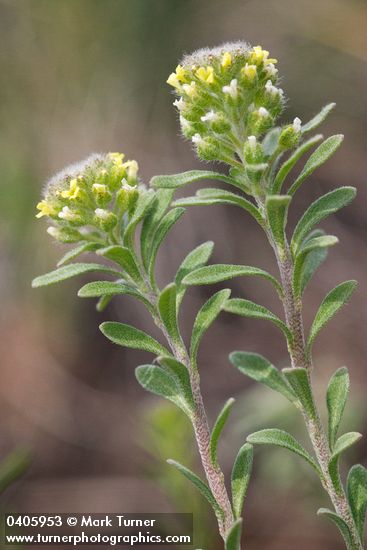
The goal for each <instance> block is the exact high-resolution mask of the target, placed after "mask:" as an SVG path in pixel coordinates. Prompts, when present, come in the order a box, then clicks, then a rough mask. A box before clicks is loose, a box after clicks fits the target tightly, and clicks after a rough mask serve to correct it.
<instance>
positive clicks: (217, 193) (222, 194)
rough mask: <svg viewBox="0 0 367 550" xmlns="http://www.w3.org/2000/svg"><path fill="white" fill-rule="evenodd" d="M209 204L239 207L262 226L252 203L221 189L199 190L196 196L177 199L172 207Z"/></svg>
mask: <svg viewBox="0 0 367 550" xmlns="http://www.w3.org/2000/svg"><path fill="white" fill-rule="evenodd" d="M211 204H230V205H234V206H239V207H240V208H242V209H243V210H246V211H247V212H249V214H251V216H252V217H253V218H255V220H256V221H257V222H258V223H259V224H260V225H263V219H262V217H261V214H260V212H259V210H258V209H257V208H256V206H254V205H253V204H252V202H250V201H248V200H247V199H244V198H243V197H240V196H239V195H237V194H236V193H231V192H230V191H224V190H223V189H200V191H198V192H197V194H196V196H194V197H186V198H184V199H178V200H176V201H175V202H174V203H173V206H206V205H211Z"/></svg>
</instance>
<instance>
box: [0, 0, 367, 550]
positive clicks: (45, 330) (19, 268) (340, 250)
mask: <svg viewBox="0 0 367 550" xmlns="http://www.w3.org/2000/svg"><path fill="white" fill-rule="evenodd" d="M366 25H367V5H366V2H365V1H364V0H318V1H317V2H316V1H311V2H310V1H309V0H298V1H297V2H294V1H293V0H256V1H255V0H226V1H225V2H224V1H220V0H201V1H200V2H199V1H197V0H196V1H195V0H154V1H153V0H54V1H52V2H51V1H50V0H0V29H1V49H0V74H1V88H0V94H1V102H0V117H1V131H0V166H1V182H0V186H1V187H0V189H1V191H0V193H1V201H0V209H1V216H0V253H1V263H0V293H1V294H0V299H1V326H0V329H1V332H0V334H1V342H0V357H1V382H0V392H1V409H0V412H1V414H0V430H1V432H0V455H1V457H5V456H6V455H7V454H8V453H9V452H10V451H12V450H13V449H14V448H17V447H19V446H20V447H22V448H28V449H30V451H31V454H32V464H31V466H30V467H29V468H28V470H27V473H26V474H25V475H24V476H23V477H22V478H21V480H20V481H18V482H17V483H16V484H15V485H13V486H11V487H10V488H9V489H8V490H7V492H6V493H5V494H4V496H3V497H2V501H3V503H2V505H3V507H5V509H7V510H10V509H11V510H17V511H24V512H60V511H65V512H66V511H73V512H86V511H88V512H121V511H122V512H157V511H179V512H193V513H194V525H195V548H204V549H206V550H209V549H210V550H215V549H217V548H218V549H220V548H222V546H221V542H220V541H219V540H218V537H217V535H216V525H215V520H214V519H213V517H212V515H211V512H210V511H209V510H208V509H207V505H206V502H204V500H202V499H201V497H200V496H199V495H197V494H196V493H195V492H194V491H191V488H190V487H188V485H187V482H186V481H185V480H181V478H180V476H179V474H177V473H176V472H175V471H171V470H170V468H169V466H168V465H166V463H165V459H166V458H168V457H171V458H174V459H176V460H179V461H181V462H183V463H184V464H186V465H187V466H191V467H192V468H194V469H196V471H200V469H199V468H200V467H199V465H198V460H197V453H196V449H195V445H194V442H193V440H192V437H191V432H190V429H189V426H188V425H187V423H186V420H185V419H184V418H183V417H182V416H181V414H180V413H178V412H177V411H176V410H174V409H173V408H171V407H170V406H168V405H167V404H166V403H163V402H162V401H161V400H160V399H159V398H154V397H153V396H151V395H149V394H147V393H144V392H143V390H142V389H141V388H140V387H139V386H138V385H137V383H136V381H135V376H134V366H136V365H137V364H140V363H142V362H146V361H147V360H149V359H150V357H149V356H146V355H145V354H144V353H139V352H133V351H129V350H124V349H122V348H118V347H117V346H113V345H111V344H110V343H109V342H107V340H105V339H104V337H103V336H102V334H101V333H100V332H99V330H98V324H99V323H100V322H101V321H103V320H107V319H108V320H110V319H113V320H120V321H123V322H126V321H128V322H129V323H131V324H135V325H136V326H138V327H139V328H142V329H144V330H147V331H149V330H151V323H150V319H149V318H148V317H147V316H146V314H145V312H144V310H143V309H140V307H138V305H136V303H135V302H133V301H131V300H130V298H127V297H126V298H121V299H117V300H116V301H115V302H114V303H112V304H111V305H110V306H109V307H108V308H107V309H106V311H105V312H104V313H103V314H98V313H97V312H96V311H95V309H94V304H93V303H92V301H83V300H79V299H77V297H76V291H77V289H78V288H79V287H80V286H81V284H82V283H83V282H86V281H81V280H79V281H72V282H68V283H63V284H60V285H59V286H56V287H52V288H49V289H48V288H47V289H41V290H37V291H36V290H33V291H32V290H31V288H30V283H31V279H32V278H33V277H34V276H36V275H38V274H41V273H44V272H46V271H49V270H51V269H53V268H54V266H55V263H56V261H57V259H58V258H59V257H60V256H61V254H62V253H63V251H64V248H63V247H62V246H57V245H55V243H54V242H52V240H51V238H50V237H49V236H48V235H47V234H46V231H45V229H46V227H45V223H43V222H42V221H41V222H39V221H36V219H35V217H34V215H35V203H36V202H37V201H38V197H39V195H40V192H41V189H42V185H43V182H44V181H45V180H47V179H48V178H49V177H50V176H51V175H53V174H54V173H55V172H56V171H58V170H59V169H61V168H63V167H64V166H65V165H66V164H69V163H71V162H74V161H77V160H79V159H82V158H84V157H86V156H87V155H89V154H90V153H91V152H93V151H97V152H99V151H102V152H104V151H115V150H116V151H124V152H125V153H126V154H127V156H128V157H129V158H137V159H138V161H139V165H140V169H141V174H142V176H143V178H144V179H145V181H146V182H148V181H149V179H150V177H151V176H153V175H155V174H159V173H170V172H178V171H183V170H186V169H191V168H194V167H199V166H200V165H199V163H198V161H197V160H196V159H195V158H194V155H193V153H192V151H191V150H190V146H189V144H187V143H184V142H183V141H182V140H181V139H180V137H179V133H178V124H177V120H176V115H175V113H174V109H173V107H172V101H173V96H172V94H171V90H170V89H169V86H167V85H166V84H165V80H166V78H167V75H168V74H169V73H170V72H171V71H172V69H173V68H174V67H175V66H176V64H177V61H178V60H179V58H180V57H181V56H182V54H183V53H184V52H190V51H191V50H193V49H196V48H199V47H202V46H211V45H216V44H218V43H221V42H223V41H228V40H247V41H249V42H250V43H252V44H253V45H256V44H262V45H263V47H264V48H266V49H269V50H270V52H271V56H272V57H276V58H278V59H279V65H278V68H279V70H280V74H282V75H283V81H282V87H283V88H284V90H285V92H286V94H287V96H288V97H289V103H288V109H287V111H286V112H285V114H284V120H292V119H293V118H294V117H295V116H299V117H300V118H301V119H302V120H303V121H307V120H308V119H309V118H311V117H312V116H313V114H315V112H317V111H318V110H319V108H320V107H321V106H323V105H324V104H326V103H328V102H330V101H336V102H337V109H336V110H335V111H334V113H333V114H332V115H331V116H330V118H329V119H328V121H327V122H326V124H325V125H324V127H323V130H322V131H323V132H324V133H325V134H326V135H329V134H331V133H333V132H334V133H339V132H343V133H344V134H345V142H344V145H343V147H342V149H341V150H340V151H339V152H338V153H337V154H336V155H335V157H334V159H333V160H332V161H331V162H328V163H327V164H326V165H325V166H324V167H323V168H322V169H319V171H318V172H317V175H316V176H314V177H313V178H312V181H309V182H308V183H307V184H304V185H303V188H302V190H301V191H300V192H299V194H298V197H297V199H296V202H295V207H294V209H293V211H292V215H291V219H290V225H292V224H294V221H295V219H296V218H297V216H299V214H300V213H301V212H302V211H303V210H304V209H305V208H306V206H307V205H308V204H309V202H310V201H311V200H314V199H315V198H316V197H318V196H319V195H321V194H322V193H324V192H327V191H328V190H330V189H331V188H333V187H335V186H337V185H356V186H357V187H358V199H357V200H356V201H355V202H354V203H353V204H352V205H351V206H350V207H348V208H346V209H345V210H343V211H342V212H340V213H338V215H336V216H333V218H332V219H330V220H327V221H326V222H325V223H324V227H325V228H326V229H327V230H328V231H329V232H331V233H335V234H336V235H338V236H339V238H340V245H339V246H338V247H337V248H335V249H333V250H332V251H331V253H330V257H329V258H328V260H327V262H326V263H325V264H324V265H323V266H322V268H321V269H320V270H319V271H318V273H317V275H316V277H315V278H314V280H313V282H312V284H311V285H310V287H309V289H308V290H307V292H306V294H305V312H304V313H305V320H306V325H307V327H308V326H309V324H310V321H311V319H312V316H313V315H314V313H315V311H316V309H317V307H318V305H319V303H320V302H321V300H322V298H323V297H324V295H325V294H326V293H327V292H328V291H329V290H330V289H331V288H332V287H333V286H335V284H337V283H339V282H341V281H342V280H344V279H346V278H348V279H349V278H355V279H358V281H359V283H360V286H359V290H358V291H357V293H356V294H355V296H354V297H353V299H352V301H351V303H350V305H349V306H348V307H347V308H345V309H344V310H343V311H342V313H341V314H339V316H338V317H337V318H336V319H335V320H333V321H332V323H330V325H329V326H328V328H327V329H326V330H324V331H323V332H322V334H321V335H320V337H319V338H318V342H317V344H316V346H315V362H316V369H315V388H316V391H317V394H318V395H319V398H320V399H319V403H320V406H321V408H322V410H323V411H324V410H325V405H324V402H323V399H324V394H325V390H326V386H327V381H328V379H329V377H330V376H331V374H332V373H333V372H334V371H335V370H336V368H338V367H340V366H342V365H344V364H346V365H347V366H348V367H349V369H350V373H351V379H352V386H351V393H350V400H349V403H348V406H347V411H346V417H345V420H344V423H343V426H342V428H343V429H344V430H346V429H348V428H352V429H353V430H358V431H360V432H362V433H363V432H366V431H367V430H366V428H367V425H366V424H367V410H366V404H365V395H366V388H367V374H366V373H367V371H366V351H367V347H366V336H367V329H366V320H367V311H366V296H367V277H366V273H367V255H366V250H367V241H366V237H367V222H366V214H365V212H366V206H365V205H366V204H367V191H366V177H367V176H366V162H365V161H366V146H367V132H366V125H367V105H366V93H365V91H366V85H367V71H366V68H367V34H366V32H365V29H366ZM185 193H186V194H189V193H190V191H189V190H186V191H185ZM208 239H213V240H214V241H215V243H216V246H215V251H214V256H213V261H214V262H223V263H224V262H226V263H240V264H247V265H256V266H258V267H261V268H265V269H267V270H269V271H270V272H272V273H274V274H275V273H276V270H275V266H274V262H273V257H272V254H271V251H270V249H269V248H268V247H267V245H266V243H265V241H264V237H263V235H262V233H261V231H260V230H259V229H258V228H257V227H256V226H255V224H254V222H253V221H252V220H251V219H250V218H248V217H246V216H243V215H242V213H241V212H240V211H239V210H236V209H232V208H230V207H228V208H224V207H200V208H196V209H194V208H192V209H189V210H188V212H187V213H186V214H185V216H184V217H183V218H182V219H181V221H180V222H179V224H177V226H176V227H175V229H174V230H173V231H172V232H171V235H170V236H169V238H168V239H167V242H166V244H165V246H163V247H162V252H161V256H160V261H159V265H160V268H159V269H160V274H159V276H160V280H161V281H162V283H165V282H167V281H169V280H170V279H171V277H172V275H173V274H174V272H175V270H176V269H177V267H178V264H179V263H180V261H181V260H182V258H183V257H184V256H185V255H186V253H187V252H188V251H189V250H190V249H192V248H193V247H194V246H196V245H198V244H200V243H201V242H204V241H206V240H208ZM231 286H232V288H233V294H234V295H239V296H242V297H246V298H251V299H252V300H254V301H258V302H260V303H262V304H263V305H266V306H267V307H270V308H271V309H273V310H274V311H275V312H278V313H279V314H280V313H281V312H280V308H279V303H278V302H277V300H276V297H274V296H273V291H272V288H270V285H267V283H261V282H260V283H259V282H258V281H257V280H256V281H254V282H253V281H252V280H251V279H240V280H235V281H233V283H231ZM212 291H213V289H212V288H211V289H209V288H208V289H206V288H201V289H198V290H196V291H195V290H190V292H189V293H188V294H187V298H186V303H185V305H184V307H183V311H182V319H181V321H182V326H183V330H184V334H185V335H186V337H188V335H189V328H190V326H191V323H192V319H193V317H194V315H195V313H196V311H197V310H198V309H199V307H200V306H201V304H202V303H203V301H204V299H206V298H207V297H208V296H209V294H210V293H211V292H212ZM235 349H244V350H251V351H255V352H258V353H263V354H264V355H265V356H266V357H268V358H269V359H271V360H272V361H273V362H274V364H275V365H277V366H279V367H283V366H287V354H286V349H285V345H284V342H283V339H282V337H280V333H278V331H277V329H276V328H274V327H273V326H272V325H269V324H266V323H263V322H260V321H254V320H246V319H239V318H237V317H236V318H234V317H231V316H229V315H223V316H222V317H221V318H220V319H219V320H218V321H217V322H216V323H215V325H214V326H213V327H212V328H211V329H210V331H209V332H208V334H207V337H206V338H205V340H204V341H203V345H202V348H201V352H200V360H201V372H202V387H203V393H204V396H205V401H206V403H207V407H208V413H209V417H210V421H211V422H212V421H213V420H214V418H215V416H216V414H217V412H218V410H219V409H220V408H221V406H222V404H223V402H224V400H225V399H227V398H228V397H229V396H231V395H232V396H234V397H236V398H237V405H236V407H235V409H234V411H235V413H234V414H233V417H232V418H231V421H230V422H229V424H228V426H227V428H226V432H225V438H224V441H223V443H222V445H221V448H220V458H221V462H222V464H223V468H224V469H225V471H226V472H227V473H229V472H230V469H231V465H232V462H233V459H234V456H235V454H236V452H237V449H238V448H239V447H240V446H241V445H242V444H243V442H244V440H245V437H246V435H247V434H248V433H249V432H251V431H253V430H255V429H260V428H261V427H266V426H268V427H279V428H283V429H288V430H290V431H292V433H293V434H295V435H297V437H298V438H299V439H300V440H301V441H302V442H303V443H304V444H305V445H306V446H308V441H307V437H306V436H305V433H304V431H303V427H302V422H301V421H300V419H299V418H298V417H297V414H296V413H295V412H294V411H293V410H289V408H288V405H287V403H286V402H285V401H283V400H282V398H279V399H277V395H275V394H273V393H271V392H270V390H267V389H262V388H260V387H258V386H256V385H253V384H252V383H251V381H249V380H247V379H246V378H245V377H243V376H242V375H241V374H240V373H239V372H238V371H236V370H235V369H234V368H233V367H232V366H230V365H229V362H228V359H227V356H228V353H229V352H230V351H232V350H235ZM366 450H367V443H366V440H362V442H361V443H359V445H358V446H356V448H355V449H354V450H351V451H349V453H348V456H347V459H348V461H349V462H348V464H352V463H354V462H356V461H360V462H362V463H363V464H364V465H367V459H366ZM255 458H256V460H255V470H254V477H253V480H252V483H251V487H250V491H249V497H248V500H247V502H246V507H245V514H246V515H245V527H244V530H245V534H246V537H247V539H246V540H247V545H246V548H248V550H258V549H267V550H268V549H269V550H280V549H282V550H288V549H289V550H290V549H293V548H294V547H295V545H297V548H298V550H306V549H310V548H313V549H316V550H317V549H323V550H337V549H342V548H343V547H344V545H343V543H342V542H341V540H340V539H339V534H338V533H337V530H336V529H335V528H334V527H333V526H331V525H329V523H328V522H327V521H326V520H323V519H320V518H317V516H316V514H315V512H316V510H317V508H318V507H320V506H328V502H327V498H326V496H325V495H324V494H323V493H322V491H321V489H320V487H319V484H318V481H317V479H316V478H315V477H314V475H313V472H312V471H311V470H310V469H309V467H308V466H307V465H306V464H305V465H304V464H303V463H302V462H301V461H300V460H299V459H298V458H297V457H295V456H291V455H290V454H289V453H287V452H286V451H283V450H274V449H271V448H268V447H266V448H265V447H264V448H260V449H257V450H256V457H255Z"/></svg>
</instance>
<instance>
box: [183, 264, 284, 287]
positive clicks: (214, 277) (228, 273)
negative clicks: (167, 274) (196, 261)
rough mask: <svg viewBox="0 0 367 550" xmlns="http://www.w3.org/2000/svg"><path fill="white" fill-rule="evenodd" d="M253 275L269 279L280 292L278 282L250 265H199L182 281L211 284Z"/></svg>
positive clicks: (190, 283) (192, 283)
mask: <svg viewBox="0 0 367 550" xmlns="http://www.w3.org/2000/svg"><path fill="white" fill-rule="evenodd" d="M249 275H255V276H258V277H263V278H264V279H267V280H268V281H270V282H271V283H272V284H273V285H274V286H275V288H276V289H277V291H278V292H281V289H282V287H281V285H280V284H279V282H278V281H277V280H276V279H275V278H274V277H272V276H271V275H270V273H267V272H266V271H263V270H262V269H259V268H257V267H250V266H247V265H229V264H212V265H208V266H204V267H200V268H198V269H195V270H194V271H191V272H190V273H189V274H188V275H186V277H184V279H183V281H182V283H183V284H184V285H186V286H190V285H212V284H215V283H220V282H222V281H227V280H228V279H233V278H234V277H241V276H249Z"/></svg>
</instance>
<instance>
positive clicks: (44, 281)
mask: <svg viewBox="0 0 367 550" xmlns="http://www.w3.org/2000/svg"><path fill="white" fill-rule="evenodd" d="M93 271H99V272H101V273H111V274H112V275H118V276H120V277H121V271H116V270H115V269H111V268H110V267H106V266H105V265H100V264H92V263H89V264H79V263H75V264H69V265H63V266H62V267H59V268H58V269H55V271H50V273H46V274H45V275H41V276H40V277H36V278H35V279H33V281H32V287H33V288H38V287H40V286H46V285H52V284H54V283H59V282H61V281H66V279H70V278H71V277H76V276H77V275H84V273H91V272H93Z"/></svg>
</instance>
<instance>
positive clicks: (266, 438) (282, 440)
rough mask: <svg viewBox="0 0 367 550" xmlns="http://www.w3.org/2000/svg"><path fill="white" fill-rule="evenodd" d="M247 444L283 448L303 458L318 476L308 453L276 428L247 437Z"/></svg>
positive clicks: (289, 436) (290, 437)
mask: <svg viewBox="0 0 367 550" xmlns="http://www.w3.org/2000/svg"><path fill="white" fill-rule="evenodd" d="M247 441H248V442H249V443H253V444H255V445H277V446H278V447H284V448H285V449H288V450H289V451H292V453H295V454H297V455H299V456H301V457H302V458H304V459H305V460H306V461H307V462H308V463H309V464H311V466H312V467H313V468H314V469H315V470H316V472H317V473H318V474H319V475H320V470H319V467H318V466H317V464H316V462H315V461H314V459H313V458H312V457H311V456H310V455H309V454H308V452H307V451H306V450H305V449H304V448H303V447H302V445H300V444H299V443H298V441H297V440H296V439H295V438H294V437H293V436H292V435H291V434H289V433H288V432H285V431H284V430H279V429H277V428H270V429H267V430H260V431H259V432H255V433H253V434H251V435H249V436H248V437H247Z"/></svg>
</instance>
